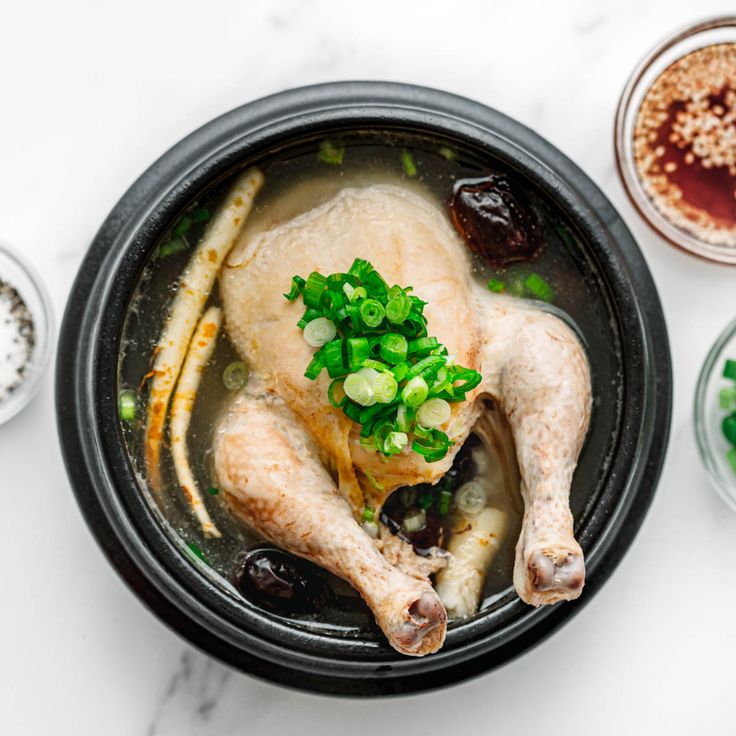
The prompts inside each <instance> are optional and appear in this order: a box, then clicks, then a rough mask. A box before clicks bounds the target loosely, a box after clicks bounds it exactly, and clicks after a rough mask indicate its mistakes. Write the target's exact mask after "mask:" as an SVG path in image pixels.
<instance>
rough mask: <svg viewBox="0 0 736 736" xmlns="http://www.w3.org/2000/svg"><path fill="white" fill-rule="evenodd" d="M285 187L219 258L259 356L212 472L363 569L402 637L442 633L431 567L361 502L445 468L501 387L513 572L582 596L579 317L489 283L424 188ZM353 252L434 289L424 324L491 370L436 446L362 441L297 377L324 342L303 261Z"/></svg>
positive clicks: (390, 628)
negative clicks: (575, 515) (382, 448)
mask: <svg viewBox="0 0 736 736" xmlns="http://www.w3.org/2000/svg"><path fill="white" fill-rule="evenodd" d="M301 196H302V200H301V201H303V193H302V195H301ZM290 197H291V199H290ZM282 200H283V201H281V202H280V203H277V205H278V206H275V207H274V206H273V205H271V206H269V208H263V210H260V211H255V212H254V213H253V215H252V217H251V219H250V220H249V222H248V223H247V224H246V226H245V229H244V231H243V232H242V234H241V237H240V239H239V242H238V243H237V244H236V246H235V248H234V249H233V250H232V252H231V253H230V255H229V257H228V259H227V261H226V263H225V265H224V267H223V270H222V275H221V293H222V297H223V303H224V311H225V319H226V323H227V328H228V332H229V335H230V337H231V339H232V340H233V342H234V344H235V346H236V348H237V349H238V351H239V352H240V353H241V354H242V356H243V357H244V359H246V360H247V361H248V363H249V365H250V366H251V371H252V379H251V381H250V382H249V384H248V385H247V387H246V388H245V389H244V392H243V393H242V394H241V395H239V396H238V398H237V399H236V400H235V401H234V403H233V404H232V405H231V406H230V407H229V409H228V411H227V412H226V413H225V415H224V417H223V420H222V423H221V425H220V427H219V430H218V432H217V433H216V440H215V448H214V451H215V452H214V455H215V468H216V473H217V476H218V481H219V483H220V487H221V489H222V490H223V491H224V492H225V496H226V499H227V501H228V503H229V505H230V507H231V509H232V510H233V512H234V513H236V514H237V515H239V516H240V517H241V518H242V519H243V520H244V521H245V522H246V523H248V524H249V525H250V526H251V527H253V528H254V529H255V530H256V531H257V532H259V533H260V534H262V535H263V536H264V537H266V538H267V539H269V540H271V541H272V542H274V543H276V544H277V545H279V546H281V547H283V548H285V549H287V550H289V551H290V552H292V553H294V554H297V555H300V556H302V557H305V558H307V559H309V560H312V561H314V562H316V563H317V564H319V565H322V566H323V567H325V568H326V569H328V570H330V571H331V572H333V573H334V574H336V575H338V576H340V577H342V578H343V579H345V580H346V581H348V582H349V583H350V584H351V585H353V587H355V589H356V590H357V591H358V592H359V593H360V594H361V595H362V596H363V598H364V599H365V601H366V603H367V604H368V606H369V607H370V608H371V610H372V612H373V614H374V615H375V618H376V621H377V622H378V624H379V626H380V627H381V628H382V630H383V631H384V633H385V634H386V637H387V638H388V640H389V642H390V643H391V644H392V646H394V647H395V648H396V649H397V650H398V651H400V652H403V653H405V654H410V655H424V654H428V653H431V652H434V651H437V649H439V648H440V647H441V645H442V642H443V640H444V636H445V629H446V621H447V616H446V612H445V608H444V606H443V604H442V601H441V600H440V598H439V596H438V594H437V593H436V592H435V590H434V589H433V588H432V586H431V585H430V584H429V582H428V580H427V577H426V572H425V574H424V575H421V574H416V575H413V574H411V571H408V572H407V571H406V570H401V569H399V567H397V566H395V565H393V564H391V562H390V561H389V560H388V559H387V556H385V555H382V554H381V553H380V552H379V551H378V549H377V545H376V543H375V542H374V540H372V539H371V538H370V537H369V536H368V534H366V532H365V531H363V529H362V528H361V526H360V524H359V522H358V519H359V515H360V513H361V511H362V509H363V508H364V507H365V506H370V507H371V508H374V509H379V508H380V507H381V506H382V504H383V502H384V501H385V499H386V498H387V496H388V495H389V494H390V493H391V492H392V491H393V490H394V489H396V488H398V487H400V486H407V485H415V484H418V483H436V482H437V481H438V480H439V479H440V478H441V477H442V476H443V475H444V474H445V473H446V472H447V470H448V469H449V468H450V466H451V464H452V461H453V457H454V455H455V454H456V453H457V451H458V450H459V448H460V447H461V446H462V444H463V442H464V441H465V440H466V438H467V437H468V434H469V433H470V431H471V429H472V428H473V426H474V424H475V423H476V421H477V420H478V418H479V416H480V414H481V412H483V411H484V402H483V399H484V398H488V397H490V398H492V399H493V400H494V401H495V402H496V404H497V405H498V406H499V407H500V408H501V409H502V411H503V412H504V413H505V414H506V417H507V419H508V422H509V425H510V427H511V430H512V433H513V437H514V441H515V445H516V451H517V457H518V462H519V469H520V473H521V480H522V495H523V499H524V503H525V513H524V518H523V524H522V531H521V535H520V537H519V540H518V544H517V550H516V563H515V569H514V585H515V587H516V590H517V592H518V594H519V596H520V597H521V598H522V599H523V600H524V601H526V602H528V603H530V604H532V605H535V606H536V605H540V604H544V603H553V602H555V601H558V600H565V599H572V598H575V597H577V596H578V595H579V594H580V591H581V589H582V586H583V583H584V577H585V568H584V563H583V555H582V550H581V549H580V546H579V544H578V543H577V541H576V540H575V537H574V535H573V519H572V514H571V511H570V508H569V492H570V483H571V480H572V475H573V471H574V469H575V466H576V462H577V458H578V454H579V452H580V449H581V446H582V442H583V440H584V437H585V434H586V431H587V427H588V422H589V417H590V404H591V386H590V373H589V368H588V363H587V359H586V357H585V354H584V351H583V349H582V347H581V345H580V343H579V341H578V339H577V337H576V336H575V334H574V333H573V331H572V330H571V329H570V328H569V327H568V326H567V325H566V324H565V323H564V322H563V321H562V320H560V319H559V318H557V317H556V316H553V315H552V314H549V313H547V312H545V311H542V310H541V309H539V308H538V307H536V306H535V305H533V304H531V303H528V302H524V301H523V300H516V299H512V298H509V297H505V296H499V295H495V294H492V293H490V292H488V291H487V290H485V289H483V288H481V287H480V286H479V285H478V284H477V283H476V280H475V279H474V277H473V274H472V267H471V262H470V257H469V255H468V253H467V249H466V247H465V245H464V244H463V243H462V242H461V240H460V239H459V237H458V236H457V234H456V233H455V231H454V230H453V229H452V227H451V225H450V224H449V222H448V220H447V217H446V216H445V214H444V213H443V211H442V210H441V209H440V208H439V207H438V206H437V205H436V204H435V203H434V202H433V201H432V200H430V199H429V198H428V197H427V196H425V195H423V194H422V193H421V192H420V191H418V190H414V189H409V188H407V187H404V186H396V185H393V184H387V183H379V184H375V185H371V186H364V187H360V188H358V187H345V188H343V189H342V190H341V191H339V192H337V193H336V194H333V196H330V197H323V198H322V201H321V202H319V203H317V204H316V205H315V206H312V207H311V209H310V208H307V209H306V211H305V209H304V208H303V207H302V209H301V211H299V209H298V206H297V204H296V203H297V201H298V198H297V196H296V194H292V195H290V194H289V193H287V194H285V195H283V197H282ZM274 212H275V213H276V215H274ZM266 213H268V214H266ZM279 213H280V216H279ZM356 256H359V257H361V258H365V259H367V260H369V261H370V262H371V263H372V264H373V265H374V266H375V268H376V270H377V271H378V272H379V273H381V274H382V275H383V276H384V278H385V279H386V280H387V281H388V282H389V283H391V284H401V285H411V286H412V287H413V289H414V291H413V293H414V294H416V295H417V296H419V297H421V298H422V299H423V300H425V301H426V302H428V304H427V306H426V309H425V315H426V316H427V319H428V325H429V332H430V334H432V335H436V336H437V338H438V339H439V341H440V342H441V343H443V344H444V345H445V346H446V347H447V349H448V351H449V354H450V355H451V356H452V357H453V359H454V360H455V361H456V362H457V363H458V364H460V365H463V366H466V367H468V368H472V369H475V370H477V371H479V372H480V373H481V374H482V376H483V381H482V382H481V384H480V385H479V386H478V387H477V388H476V389H474V390H473V391H472V392H470V393H469V394H468V396H467V401H464V402H460V403H455V404H452V405H451V406H452V414H451V417H450V419H449V420H448V421H447V423H446V425H445V426H443V427H442V429H443V431H445V432H446V433H447V434H448V436H449V438H450V440H452V441H453V443H454V444H452V445H451V447H450V450H449V451H448V453H447V455H446V456H445V457H444V458H443V459H442V460H439V461H437V462H432V463H428V462H426V461H425V460H424V458H422V457H421V456H420V455H418V454H417V453H414V452H412V451H411V450H410V448H405V449H404V450H403V451H402V452H401V453H400V454H399V455H396V456H393V457H391V458H390V459H389V460H388V461H386V459H385V458H383V457H382V456H381V455H380V454H379V453H376V452H372V451H370V450H368V449H366V448H365V447H363V446H362V445H361V444H360V442H359V427H358V426H357V425H356V424H354V423H353V422H351V421H350V420H349V419H348V418H347V417H346V416H345V415H344V414H343V413H342V411H340V410H336V409H334V408H333V407H332V406H331V405H330V404H329V402H328V401H327V400H326V392H327V386H328V384H329V379H328V377H327V376H326V375H321V376H320V377H318V378H317V380H315V381H310V380H308V379H306V378H305V377H304V368H305V366H306V365H307V363H308V362H309V360H310V358H311V354H312V352H313V351H312V349H311V348H310V347H309V346H308V345H307V344H306V343H305V341H304V340H303V339H302V335H301V332H300V330H299V328H298V327H297V326H296V322H297V321H298V319H299V316H300V312H299V309H298V307H297V306H295V305H294V304H291V303H289V302H288V301H287V300H285V299H284V297H283V296H282V292H283V291H284V290H285V288H286V286H288V280H289V278H290V277H291V275H293V274H308V273H310V272H311V271H319V272H321V273H323V274H329V273H333V272H336V271H345V270H347V268H348V267H349V265H350V263H351V262H352V260H353V259H354V258H355V257H356Z"/></svg>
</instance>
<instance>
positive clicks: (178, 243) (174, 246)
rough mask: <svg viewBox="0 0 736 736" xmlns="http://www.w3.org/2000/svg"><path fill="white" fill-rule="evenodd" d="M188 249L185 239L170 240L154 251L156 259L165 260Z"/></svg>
mask: <svg viewBox="0 0 736 736" xmlns="http://www.w3.org/2000/svg"><path fill="white" fill-rule="evenodd" d="M188 247H189V243H187V241H186V238H172V239H171V240H169V241H167V242H166V243H163V244H161V245H160V246H159V247H158V250H157V251H156V258H167V257H168V256H173V255H174V254H176V253H181V252H182V251H183V250H186V249H187V248H188Z"/></svg>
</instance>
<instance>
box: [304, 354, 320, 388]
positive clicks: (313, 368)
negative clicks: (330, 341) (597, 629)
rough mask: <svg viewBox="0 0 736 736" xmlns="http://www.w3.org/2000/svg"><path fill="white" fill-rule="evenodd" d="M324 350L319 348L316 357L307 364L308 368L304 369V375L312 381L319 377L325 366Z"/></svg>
mask: <svg viewBox="0 0 736 736" xmlns="http://www.w3.org/2000/svg"><path fill="white" fill-rule="evenodd" d="M322 350H324V348H322ZM322 350H319V351H318V352H316V353H315V354H314V357H313V358H312V360H311V361H310V362H309V365H308V366H307V370H305V371H304V375H305V376H306V377H307V378H308V379H309V380H310V381H314V379H315V378H317V376H318V375H319V374H320V373H322V369H323V368H324V367H325V360H324V356H323V355H322Z"/></svg>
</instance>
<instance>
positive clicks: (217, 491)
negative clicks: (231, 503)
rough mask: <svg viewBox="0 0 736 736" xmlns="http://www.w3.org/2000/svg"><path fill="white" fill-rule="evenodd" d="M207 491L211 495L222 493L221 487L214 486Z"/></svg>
mask: <svg viewBox="0 0 736 736" xmlns="http://www.w3.org/2000/svg"><path fill="white" fill-rule="evenodd" d="M207 493H209V494H210V496H217V495H218V494H219V493H220V489H219V488H215V487H214V486H212V487H210V488H208V489H207Z"/></svg>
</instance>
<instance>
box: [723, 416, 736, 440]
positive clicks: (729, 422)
mask: <svg viewBox="0 0 736 736" xmlns="http://www.w3.org/2000/svg"><path fill="white" fill-rule="evenodd" d="M721 429H722V430H723V436H724V437H725V438H726V439H727V440H728V441H729V442H730V443H731V444H732V445H736V411H735V412H732V413H731V414H729V415H728V416H725V417H724V418H723V422H721Z"/></svg>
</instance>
